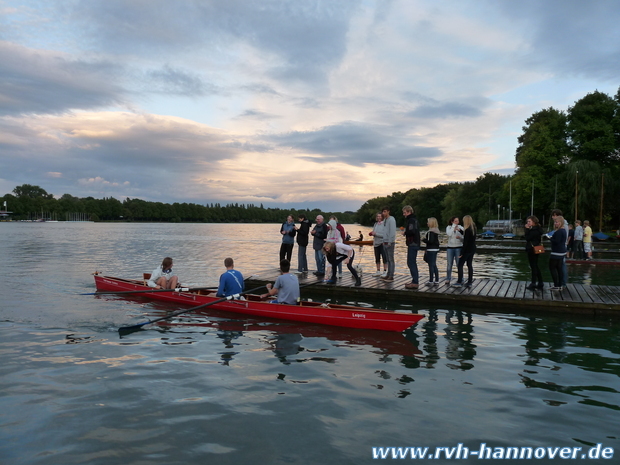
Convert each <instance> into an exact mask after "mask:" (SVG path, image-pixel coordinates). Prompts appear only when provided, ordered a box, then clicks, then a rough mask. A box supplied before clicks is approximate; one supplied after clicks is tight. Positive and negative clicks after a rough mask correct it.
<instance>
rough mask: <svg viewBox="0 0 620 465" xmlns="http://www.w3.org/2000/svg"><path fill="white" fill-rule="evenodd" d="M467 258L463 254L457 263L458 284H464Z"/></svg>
mask: <svg viewBox="0 0 620 465" xmlns="http://www.w3.org/2000/svg"><path fill="white" fill-rule="evenodd" d="M465 260H466V257H464V256H463V255H461V256H460V257H459V261H458V264H457V265H456V268H457V271H458V277H457V280H456V284H458V285H462V284H463V267H464V266H465Z"/></svg>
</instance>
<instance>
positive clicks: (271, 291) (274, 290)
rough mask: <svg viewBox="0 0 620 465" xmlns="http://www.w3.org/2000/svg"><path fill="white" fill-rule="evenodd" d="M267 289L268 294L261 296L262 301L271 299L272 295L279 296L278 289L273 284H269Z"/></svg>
mask: <svg viewBox="0 0 620 465" xmlns="http://www.w3.org/2000/svg"><path fill="white" fill-rule="evenodd" d="M265 287H266V288H267V293H266V294H261V296H260V298H261V299H266V298H267V297H271V296H272V295H277V293H278V289H277V288H275V287H274V286H273V284H271V283H267V285H266V286H265Z"/></svg>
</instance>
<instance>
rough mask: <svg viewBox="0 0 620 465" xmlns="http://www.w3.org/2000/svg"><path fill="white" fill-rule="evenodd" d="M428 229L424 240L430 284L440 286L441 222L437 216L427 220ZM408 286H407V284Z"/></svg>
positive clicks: (428, 283)
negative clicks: (438, 265)
mask: <svg viewBox="0 0 620 465" xmlns="http://www.w3.org/2000/svg"><path fill="white" fill-rule="evenodd" d="M426 224H427V225H428V231H427V232H426V237H425V238H424V239H422V242H424V243H425V244H426V251H425V252H424V256H425V257H426V263H428V275H429V278H428V282H427V283H426V284H427V285H429V286H431V285H432V286H439V270H438V269H437V254H438V253H439V224H438V223H437V218H434V217H431V218H428V219H427V220H426ZM405 287H407V286H405Z"/></svg>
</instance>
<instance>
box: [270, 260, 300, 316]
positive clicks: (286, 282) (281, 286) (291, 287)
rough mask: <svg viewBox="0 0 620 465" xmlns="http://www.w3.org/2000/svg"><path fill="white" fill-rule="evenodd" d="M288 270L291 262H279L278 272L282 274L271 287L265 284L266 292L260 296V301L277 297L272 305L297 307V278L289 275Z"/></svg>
mask: <svg viewBox="0 0 620 465" xmlns="http://www.w3.org/2000/svg"><path fill="white" fill-rule="evenodd" d="M290 269H291V262H289V261H288V260H287V259H286V258H285V259H284V260H280V271H281V272H282V274H281V275H280V276H278V279H276V282H275V283H274V284H273V285H272V284H271V283H267V286H266V287H267V290H268V292H267V293H266V294H262V295H261V299H266V298H267V297H271V296H273V295H277V296H278V300H276V301H274V303H278V304H289V305H297V303H298V302H299V280H298V279H297V276H295V275H294V274H290V273H289V271H290Z"/></svg>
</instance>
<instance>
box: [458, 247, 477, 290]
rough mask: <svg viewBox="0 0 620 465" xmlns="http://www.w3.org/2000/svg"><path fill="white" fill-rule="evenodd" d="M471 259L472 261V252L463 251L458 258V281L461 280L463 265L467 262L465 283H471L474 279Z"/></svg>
mask: <svg viewBox="0 0 620 465" xmlns="http://www.w3.org/2000/svg"><path fill="white" fill-rule="evenodd" d="M473 261H474V254H473V253H464V254H463V255H461V257H460V258H459V264H458V270H459V278H458V282H459V283H462V282H463V268H464V267H465V264H466V263H467V283H468V284H471V283H472V282H473V281H474V267H473Z"/></svg>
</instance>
